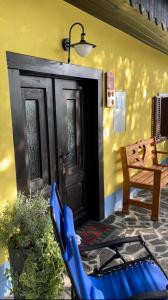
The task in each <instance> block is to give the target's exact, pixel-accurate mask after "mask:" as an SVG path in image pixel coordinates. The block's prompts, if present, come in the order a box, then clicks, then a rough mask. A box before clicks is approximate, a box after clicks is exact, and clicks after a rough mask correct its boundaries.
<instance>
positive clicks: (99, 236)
mask: <svg viewBox="0 0 168 300" xmlns="http://www.w3.org/2000/svg"><path fill="white" fill-rule="evenodd" d="M112 231H113V227H112V226H111V225H108V224H104V223H101V222H96V221H93V220H89V221H87V222H85V223H84V224H83V225H82V226H81V227H79V228H78V229H77V231H76V232H77V234H78V235H79V236H80V237H81V245H80V246H90V245H95V244H100V243H102V242H104V241H106V240H107V239H110V238H111V236H112Z"/></svg>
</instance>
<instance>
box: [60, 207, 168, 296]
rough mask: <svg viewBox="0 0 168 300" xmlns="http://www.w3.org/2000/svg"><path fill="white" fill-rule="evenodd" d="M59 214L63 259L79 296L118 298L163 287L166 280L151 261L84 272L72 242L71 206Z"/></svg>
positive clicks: (73, 234) (73, 240) (162, 288)
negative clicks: (63, 239)
mask: <svg viewBox="0 0 168 300" xmlns="http://www.w3.org/2000/svg"><path fill="white" fill-rule="evenodd" d="M63 215H64V229H65V237H66V245H67V248H66V253H65V258H64V259H65V260H66V261H67V263H68V265H69V269H70V270H71V274H72V277H73V280H74V283H75V285H76V287H77V290H78V292H79V295H80V297H81V299H113V300H119V299H120V300H121V299H126V298H127V297H130V296H136V295H137V294H139V293H144V292H150V291H151V292H152V291H159V290H164V289H166V285H167V284H168V280H167V279H166V277H165V275H164V274H163V272H162V271H161V270H160V268H159V267H158V266H157V265H155V264H154V263H153V262H151V261H146V262H145V261H144V262H139V263H137V264H135V265H133V266H130V267H127V268H123V269H120V270H117V271H113V272H111V273H109V274H107V275H103V276H100V277H93V276H91V275H90V276H89V275H86V274H85V272H84V270H83V266H82V261H81V257H80V253H79V249H78V246H77V244H76V238H75V230H74V222H73V215H72V211H71V209H70V208H69V207H64V211H63Z"/></svg>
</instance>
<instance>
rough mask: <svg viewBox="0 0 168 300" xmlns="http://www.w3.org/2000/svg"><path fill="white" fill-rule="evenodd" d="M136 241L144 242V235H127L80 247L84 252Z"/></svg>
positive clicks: (112, 247) (111, 247)
mask: <svg viewBox="0 0 168 300" xmlns="http://www.w3.org/2000/svg"><path fill="white" fill-rule="evenodd" d="M135 242H140V243H141V242H142V237H141V236H140V235H138V236H135V237H126V238H119V239H115V240H113V241H109V242H104V243H101V244H97V245H92V246H81V247H79V250H80V253H81V254H82V253H83V252H88V251H92V250H97V249H101V248H107V247H108V248H110V249H114V248H116V247H120V246H122V245H123V244H126V243H135Z"/></svg>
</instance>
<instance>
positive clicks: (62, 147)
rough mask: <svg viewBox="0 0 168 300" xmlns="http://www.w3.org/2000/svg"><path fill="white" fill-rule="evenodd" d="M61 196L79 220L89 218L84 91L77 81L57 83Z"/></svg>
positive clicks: (58, 81) (59, 80)
mask: <svg viewBox="0 0 168 300" xmlns="http://www.w3.org/2000/svg"><path fill="white" fill-rule="evenodd" d="M55 94H56V120H57V121H56V122H57V144H58V153H59V157H58V164H59V182H60V187H61V189H60V192H61V195H62V198H63V201H64V203H66V204H68V205H69V206H71V208H72V209H73V212H74V215H75V218H76V220H77V219H80V220H81V219H84V218H85V217H86V215H87V208H86V199H85V159H84V153H85V151H84V128H83V101H82V100H83V99H82V88H81V87H80V85H79V84H78V82H77V81H72V80H62V79H56V80H55Z"/></svg>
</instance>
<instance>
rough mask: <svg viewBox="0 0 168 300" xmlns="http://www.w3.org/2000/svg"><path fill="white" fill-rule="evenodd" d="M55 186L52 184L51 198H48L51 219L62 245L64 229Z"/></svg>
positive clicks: (54, 183)
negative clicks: (52, 218) (51, 212)
mask: <svg viewBox="0 0 168 300" xmlns="http://www.w3.org/2000/svg"><path fill="white" fill-rule="evenodd" d="M56 191H57V185H56V182H53V184H52V187H51V197H50V207H51V208H52V211H53V217H54V221H55V225H56V227H57V228H56V229H57V231H58V234H59V236H60V239H61V240H62V243H63V244H64V241H65V237H64V228H63V213H62V210H61V207H60V204H59V200H58V196H57V193H56Z"/></svg>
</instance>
